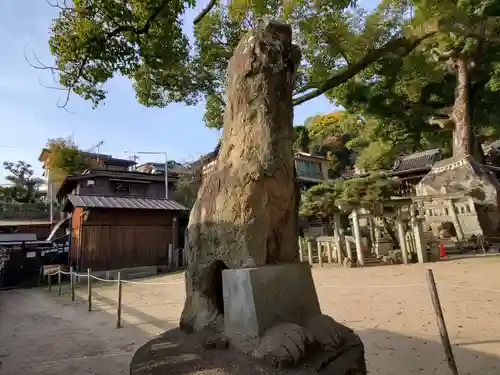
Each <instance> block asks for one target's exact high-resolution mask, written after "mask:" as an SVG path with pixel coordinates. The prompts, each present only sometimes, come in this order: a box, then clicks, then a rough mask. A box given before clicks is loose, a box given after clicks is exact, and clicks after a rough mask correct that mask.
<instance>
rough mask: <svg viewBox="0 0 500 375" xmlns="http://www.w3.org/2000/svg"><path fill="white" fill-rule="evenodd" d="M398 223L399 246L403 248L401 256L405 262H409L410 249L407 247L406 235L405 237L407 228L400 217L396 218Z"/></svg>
mask: <svg viewBox="0 0 500 375" xmlns="http://www.w3.org/2000/svg"><path fill="white" fill-rule="evenodd" d="M396 225H397V227H398V237H399V248H400V249H401V256H402V257H403V263H404V264H408V251H407V249H406V237H405V230H404V227H403V221H402V220H401V219H399V218H398V219H396Z"/></svg>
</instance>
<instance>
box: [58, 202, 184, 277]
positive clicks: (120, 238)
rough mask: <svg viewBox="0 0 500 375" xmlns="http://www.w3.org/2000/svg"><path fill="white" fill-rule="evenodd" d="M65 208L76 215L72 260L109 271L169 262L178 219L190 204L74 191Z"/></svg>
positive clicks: (71, 250) (72, 230)
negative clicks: (84, 193)
mask: <svg viewBox="0 0 500 375" xmlns="http://www.w3.org/2000/svg"><path fill="white" fill-rule="evenodd" d="M64 212H67V213H71V214H72V217H71V241H70V249H69V254H68V257H69V263H70V264H71V265H74V266H77V267H78V268H79V269H80V270H84V269H87V268H91V269H93V270H109V269H119V268H128V267H139V266H152V265H162V264H167V261H168V249H169V245H170V244H173V243H174V240H175V239H174V237H175V236H176V234H174V232H175V231H178V227H177V226H176V225H174V218H177V217H179V216H183V215H186V213H187V209H186V208H185V207H184V206H182V205H181V204H179V203H177V202H174V201H171V200H167V199H155V198H142V197H112V196H102V195H77V194H69V195H68V196H67V200H66V203H65V206H64Z"/></svg>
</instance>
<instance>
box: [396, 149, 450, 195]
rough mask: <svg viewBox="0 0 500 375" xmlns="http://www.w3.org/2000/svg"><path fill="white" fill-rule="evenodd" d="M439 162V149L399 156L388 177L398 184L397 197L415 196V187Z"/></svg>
mask: <svg viewBox="0 0 500 375" xmlns="http://www.w3.org/2000/svg"><path fill="white" fill-rule="evenodd" d="M440 160H441V151H440V150H439V149H433V150H427V151H421V152H416V153H414V154H410V155H404V156H400V157H399V158H398V159H396V162H395V163H394V167H393V168H392V170H391V171H389V172H388V174H387V175H388V176H391V177H396V178H397V181H398V183H399V189H398V190H399V191H398V196H400V197H412V196H415V187H416V185H417V184H418V183H419V182H420V181H421V180H422V178H424V176H425V175H426V174H427V173H429V171H430V170H431V169H432V166H433V165H434V163H436V162H437V161H440Z"/></svg>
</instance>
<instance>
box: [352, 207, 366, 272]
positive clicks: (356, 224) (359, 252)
mask: <svg viewBox="0 0 500 375" xmlns="http://www.w3.org/2000/svg"><path fill="white" fill-rule="evenodd" d="M352 223H353V227H354V241H355V243H356V255H357V256H358V259H357V263H358V264H359V265H360V266H364V265H365V258H364V256H363V249H362V248H361V231H360V229H359V214H358V209H357V208H355V209H353V210H352Z"/></svg>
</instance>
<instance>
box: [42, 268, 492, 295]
mask: <svg viewBox="0 0 500 375" xmlns="http://www.w3.org/2000/svg"><path fill="white" fill-rule="evenodd" d="M59 273H61V274H63V275H70V274H73V275H75V276H78V277H89V275H87V274H84V273H77V272H73V273H71V272H64V271H56V272H54V273H48V274H47V275H48V276H55V275H58V274H59ZM90 277H91V278H93V279H95V280H98V281H103V282H108V283H116V282H118V280H107V279H102V278H100V277H97V276H94V275H90ZM121 282H122V283H125V284H130V285H179V284H183V283H184V281H182V280H179V281H167V282H148V281H131V280H121ZM318 286H319V287H320V288H341V289H391V288H412V287H420V288H422V287H425V286H426V285H425V284H401V285H318ZM439 286H440V287H449V288H461V289H469V290H477V291H481V292H491V293H500V289H489V288H480V287H472V286H465V285H453V284H439Z"/></svg>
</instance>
